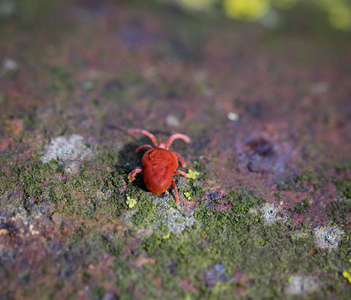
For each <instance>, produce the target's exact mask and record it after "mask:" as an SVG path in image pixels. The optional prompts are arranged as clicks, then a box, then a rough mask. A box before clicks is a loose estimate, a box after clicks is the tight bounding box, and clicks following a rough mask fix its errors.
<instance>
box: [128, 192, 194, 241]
mask: <svg viewBox="0 0 351 300" xmlns="http://www.w3.org/2000/svg"><path fill="white" fill-rule="evenodd" d="M152 198H153V199H150V202H153V204H152V206H153V209H152V212H151V213H149V214H148V215H147V216H145V218H144V219H143V222H142V224H140V225H138V226H136V225H135V222H134V218H135V216H137V215H138V214H137V213H138V211H139V209H134V210H130V211H128V212H127V213H126V214H125V216H124V221H125V223H126V224H127V226H128V227H130V228H133V229H137V231H138V233H139V234H142V235H150V234H152V233H153V232H154V231H159V230H160V231H161V232H162V235H163V236H165V237H167V236H168V235H169V234H171V233H174V234H179V233H181V232H183V231H184V230H185V229H186V228H188V227H192V226H193V225H195V224H196V223H197V220H196V219H195V218H194V217H193V216H192V215H186V214H185V213H183V210H184V207H183V206H181V205H180V206H179V208H177V209H176V208H174V207H173V203H172V202H171V201H174V198H173V197H171V196H170V195H169V194H168V193H167V192H166V195H165V196H163V197H161V196H159V195H157V196H154V197H152ZM171 204H172V205H171Z"/></svg>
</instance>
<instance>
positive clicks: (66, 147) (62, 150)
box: [42, 134, 92, 173]
mask: <svg viewBox="0 0 351 300" xmlns="http://www.w3.org/2000/svg"><path fill="white" fill-rule="evenodd" d="M91 154H92V150H91V148H90V147H89V146H88V145H87V144H86V143H84V139H83V137H81V136H79V135H77V134H73V135H70V136H67V137H66V136H60V137H57V138H55V139H52V140H51V143H50V145H48V146H46V148H45V151H44V154H43V157H42V161H43V163H48V162H50V161H51V160H52V159H54V160H57V161H58V162H59V164H60V165H62V166H64V168H65V171H66V172H69V173H75V172H77V171H78V170H79V166H80V162H81V160H83V159H85V158H87V157H88V156H90V155H91Z"/></svg>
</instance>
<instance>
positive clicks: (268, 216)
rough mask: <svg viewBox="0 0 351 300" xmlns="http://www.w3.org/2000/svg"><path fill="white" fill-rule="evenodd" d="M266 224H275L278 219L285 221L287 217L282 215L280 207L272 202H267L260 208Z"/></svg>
mask: <svg viewBox="0 0 351 300" xmlns="http://www.w3.org/2000/svg"><path fill="white" fill-rule="evenodd" d="M259 210H260V212H261V213H262V217H263V219H264V223H265V224H266V225H268V224H273V223H276V222H278V221H285V220H286V218H285V217H282V216H281V215H280V209H279V207H278V206H275V205H274V204H272V203H266V204H264V205H262V206H261V207H260V208H259Z"/></svg>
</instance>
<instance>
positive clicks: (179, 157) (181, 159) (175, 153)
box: [172, 152, 186, 167]
mask: <svg viewBox="0 0 351 300" xmlns="http://www.w3.org/2000/svg"><path fill="white" fill-rule="evenodd" d="M172 153H173V154H174V155H175V156H177V158H178V159H179V161H180V164H181V165H182V167H185V166H186V164H185V161H184V159H183V157H181V156H180V155H179V154H178V153H177V152H172Z"/></svg>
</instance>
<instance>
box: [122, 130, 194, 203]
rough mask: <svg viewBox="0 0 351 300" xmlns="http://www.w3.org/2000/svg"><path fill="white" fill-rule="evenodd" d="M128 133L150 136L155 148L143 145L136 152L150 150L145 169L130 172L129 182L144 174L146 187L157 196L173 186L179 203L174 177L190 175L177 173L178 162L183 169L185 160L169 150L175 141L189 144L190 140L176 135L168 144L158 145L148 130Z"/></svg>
mask: <svg viewBox="0 0 351 300" xmlns="http://www.w3.org/2000/svg"><path fill="white" fill-rule="evenodd" d="M128 133H129V134H140V133H141V134H144V135H146V136H148V137H149V138H150V139H151V141H152V143H153V144H154V147H152V146H151V145H142V146H140V147H138V148H137V149H136V152H140V151H142V150H146V149H148V151H147V152H146V153H145V154H144V156H143V159H142V163H143V166H144V168H136V169H135V170H133V171H132V172H130V173H129V175H128V178H129V181H130V182H132V181H133V180H134V178H135V175H136V174H138V173H140V172H142V173H143V174H144V182H145V185H146V187H147V188H148V190H149V191H150V192H153V193H155V194H161V193H163V192H165V191H166V190H167V189H168V188H169V187H170V186H171V184H173V187H174V193H175V199H176V203H179V200H178V190H177V186H176V184H175V182H174V180H173V175H175V174H180V175H183V176H185V177H188V174H186V173H184V172H182V171H177V168H178V160H179V161H180V163H181V165H182V167H185V162H184V159H183V158H182V157H181V156H180V155H179V154H178V153H176V152H172V151H170V150H168V149H169V147H170V146H171V144H172V143H173V141H174V140H175V139H181V140H183V141H184V142H186V143H189V142H190V138H189V137H188V136H186V135H184V134H180V133H176V134H173V135H171V136H170V138H169V139H168V141H167V143H164V142H160V143H159V144H157V141H156V138H155V136H154V135H153V134H151V133H150V132H148V131H146V130H141V129H130V130H129V131H128Z"/></svg>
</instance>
